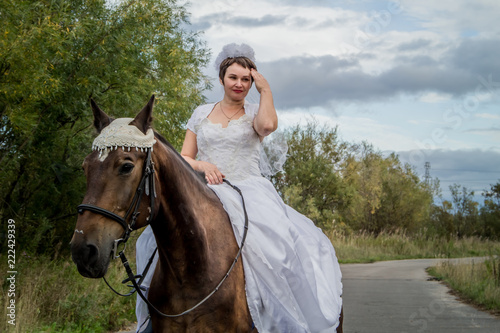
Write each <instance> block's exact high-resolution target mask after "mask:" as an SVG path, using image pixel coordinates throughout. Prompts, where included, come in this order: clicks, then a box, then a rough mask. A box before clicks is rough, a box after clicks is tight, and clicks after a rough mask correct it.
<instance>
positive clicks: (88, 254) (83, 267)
mask: <svg viewBox="0 0 500 333" xmlns="http://www.w3.org/2000/svg"><path fill="white" fill-rule="evenodd" d="M110 253H111V249H110V248H108V249H106V251H104V250H103V249H99V247H98V246H97V245H95V244H92V243H90V242H85V241H80V242H73V241H71V258H72V259H73V262H74V263H75V264H76V267H77V268H78V272H79V273H80V274H81V275H83V276H85V277H88V278H101V277H103V276H104V275H105V274H106V271H107V270H108V266H109V261H110V257H111V255H110Z"/></svg>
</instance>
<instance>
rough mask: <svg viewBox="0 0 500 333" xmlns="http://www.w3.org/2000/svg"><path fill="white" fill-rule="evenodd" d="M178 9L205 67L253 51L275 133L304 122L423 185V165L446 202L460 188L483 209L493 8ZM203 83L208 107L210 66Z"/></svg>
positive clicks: (495, 109)
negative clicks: (232, 47)
mask: <svg viewBox="0 0 500 333" xmlns="http://www.w3.org/2000/svg"><path fill="white" fill-rule="evenodd" d="M188 10H189V12H190V13H191V19H190V21H191V26H190V29H192V30H195V31H203V33H202V35H201V38H202V39H203V40H205V41H206V43H207V47H208V48H210V49H211V50H212V59H215V57H216V56H217V54H218V53H219V51H220V50H221V48H222V46H223V45H225V44H227V43H231V42H236V43H247V44H249V45H251V46H252V47H253V48H254V50H255V53H256V58H257V66H258V68H259V71H260V72H262V73H263V74H264V76H265V77H266V78H267V79H268V81H269V83H270V84H271V88H272V89H273V94H274V99H275V105H276V108H277V109H278V112H279V118H280V125H281V126H291V125H294V124H297V123H305V122H307V120H308V119H310V117H311V115H314V117H315V119H316V120H318V121H320V122H322V123H327V124H331V126H336V125H338V126H339V131H340V135H341V137H342V139H344V140H346V141H349V142H361V141H363V140H365V141H367V142H370V143H372V144H373V145H374V146H375V147H376V148H377V149H378V150H380V151H382V152H384V153H389V152H396V153H397V154H398V155H399V156H400V158H401V160H402V161H404V162H409V163H411V164H412V165H414V167H415V169H416V171H417V173H418V174H419V175H420V176H422V177H423V175H424V173H425V169H424V164H425V162H430V165H431V169H430V174H431V177H437V178H439V179H440V182H441V188H442V190H443V196H444V197H445V198H449V190H448V186H449V185H451V184H453V183H459V184H461V185H462V186H465V187H467V188H468V189H469V190H474V191H476V194H477V195H476V200H477V201H479V202H480V203H482V202H483V199H482V197H481V195H480V194H481V192H482V191H483V190H485V189H489V188H490V184H494V183H496V182H498V181H499V180H500V145H499V144H500V60H499V59H500V25H499V24H498V17H499V16H498V13H500V2H499V1H497V0H475V1H467V0H441V1H436V0H419V1H410V0H400V1H373V0H356V1H354V0H350V1H349V0H344V1H336V0H317V1H300V0H274V1H263V0H253V1H249V0H233V1H229V0H213V1H206V0H190V1H188ZM206 73H207V74H208V75H210V76H211V77H213V78H214V89H213V91H211V92H208V93H207V94H206V96H207V98H208V99H209V100H211V101H217V100H219V99H220V98H221V96H222V89H221V88H220V86H219V85H218V82H217V80H216V79H215V77H216V72H215V69H214V67H213V66H212V65H211V66H209V67H208V68H207V69H206ZM248 99H250V101H252V102H258V93H257V92H256V91H255V90H254V91H253V92H252V93H251V94H250V95H249V98H248Z"/></svg>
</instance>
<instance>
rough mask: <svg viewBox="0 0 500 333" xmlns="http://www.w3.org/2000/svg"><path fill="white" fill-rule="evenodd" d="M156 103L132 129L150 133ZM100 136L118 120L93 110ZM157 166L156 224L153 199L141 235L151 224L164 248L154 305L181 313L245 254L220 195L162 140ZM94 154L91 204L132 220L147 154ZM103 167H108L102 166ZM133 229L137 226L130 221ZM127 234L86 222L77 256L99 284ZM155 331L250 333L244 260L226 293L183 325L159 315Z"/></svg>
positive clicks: (74, 245) (82, 220)
mask: <svg viewBox="0 0 500 333" xmlns="http://www.w3.org/2000/svg"><path fill="white" fill-rule="evenodd" d="M153 103H154V98H151V100H150V101H149V103H148V104H147V106H146V107H144V109H143V110H142V111H141V112H140V113H139V114H138V115H137V116H136V118H135V119H134V120H133V122H132V124H134V125H136V126H137V127H138V128H139V129H140V130H141V131H142V132H143V133H146V131H147V130H148V129H149V128H150V125H151V119H152V117H151V114H152V110H153ZM92 108H93V112H94V125H95V127H96V129H97V131H98V132H100V131H101V130H102V129H103V128H104V127H106V126H107V125H109V124H110V123H111V121H112V119H110V118H109V117H108V116H107V115H106V114H105V113H104V112H102V111H101V110H100V109H99V107H98V106H97V105H96V104H95V103H92ZM155 137H156V139H157V143H156V144H155V145H154V153H152V160H153V162H154V167H155V171H156V172H155V177H156V181H155V184H156V193H157V197H156V199H153V200H155V205H154V207H155V211H153V212H151V216H152V217H153V218H152V219H151V221H147V219H148V216H149V215H150V213H149V211H148V208H149V206H150V202H149V201H150V200H151V199H150V198H154V197H153V196H150V197H146V196H144V197H143V198H142V202H141V203H140V206H139V212H140V214H139V215H138V218H137V222H136V225H135V228H136V229H138V228H141V227H144V226H145V225H147V224H148V223H150V224H151V227H152V228H153V232H154V235H155V238H156V240H157V243H158V255H159V257H158V265H157V267H156V270H155V272H154V277H153V280H152V282H151V286H150V291H149V301H150V302H151V303H152V304H153V305H154V306H155V307H156V308H157V309H159V310H160V311H162V312H163V313H167V314H177V313H181V312H183V311H185V310H186V309H189V308H191V307H192V306H194V305H195V304H197V303H198V302H199V301H200V300H202V299H203V298H204V297H205V296H207V295H208V294H209V293H210V292H211V291H212V290H213V289H214V288H215V286H216V285H217V283H218V282H219V281H220V280H221V279H222V277H223V276H224V275H225V274H226V273H227V271H228V268H229V267H230V266H231V264H232V262H233V261H234V258H235V255H236V253H237V252H238V244H237V243H236V240H235V237H234V234H233V230H232V227H231V224H230V222H229V218H228V216H227V214H226V212H225V211H224V209H223V207H222V204H221V203H220V201H219V199H218V198H217V196H216V195H215V194H214V193H213V192H212V191H211V190H210V189H209V187H207V186H206V184H205V182H204V180H203V178H201V177H200V176H199V175H198V174H197V173H196V172H195V171H193V170H192V169H191V167H190V166H189V165H188V164H187V163H186V162H185V161H184V159H183V158H182V157H181V156H180V155H179V154H178V153H177V152H176V151H175V150H174V149H173V148H172V147H171V145H170V144H169V143H168V142H167V141H165V140H164V139H163V138H161V137H160V136H159V135H157V134H156V135H155ZM98 155H99V152H97V151H94V152H93V153H91V154H90V155H88V156H87V157H86V158H85V161H84V162H83V169H84V171H85V174H86V177H87V193H86V194H85V197H84V200H83V203H84V204H89V205H94V206H98V207H101V208H103V209H106V210H108V211H110V212H112V213H115V214H117V215H119V216H125V213H126V211H127V208H128V207H129V206H130V205H131V203H132V201H133V197H134V195H135V190H136V188H137V187H138V185H139V182H140V180H141V177H142V170H143V165H144V163H145V158H146V153H145V152H141V151H140V150H139V151H136V150H135V149H131V150H130V151H128V150H127V149H125V150H123V149H121V148H118V149H116V150H113V151H111V152H110V153H109V155H108V156H107V157H106V158H105V159H104V160H103V159H102V158H101V159H100V158H99V156H98ZM101 160H102V161H101ZM127 223H130V222H129V221H127ZM123 233H124V230H123V228H122V226H120V224H118V223H115V222H113V221H112V220H111V219H110V218H108V217H106V216H104V215H101V214H96V213H94V212H92V211H84V212H83V213H82V214H80V215H79V216H78V220H77V224H76V230H75V233H74V235H73V239H72V240H71V252H72V257H73V260H74V262H75V263H76V265H77V267H78V271H79V272H80V274H82V275H83V276H85V277H90V278H99V277H103V276H104V275H105V273H106V270H107V267H108V265H109V262H110V257H111V252H112V248H113V245H114V241H115V239H119V238H121V237H122V235H123ZM151 316H152V323H153V330H154V332H248V331H250V330H251V329H250V328H251V327H252V320H251V317H250V313H249V310H248V306H247V303H246V296H245V281H244V276H243V267H242V264H241V260H239V261H238V263H237V264H236V266H235V267H234V269H233V270H232V271H231V274H230V275H229V277H228V278H227V279H226V281H225V282H224V283H223V284H222V286H221V288H220V289H219V290H218V291H217V292H216V293H215V294H214V295H213V296H212V297H211V298H210V299H209V300H208V301H206V302H205V303H203V304H202V305H201V306H199V307H198V308H196V309H195V310H193V311H192V312H190V313H188V314H186V315H184V316H181V317H178V318H163V317H160V316H159V315H157V314H156V313H155V312H154V311H151Z"/></svg>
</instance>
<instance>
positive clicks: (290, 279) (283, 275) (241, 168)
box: [138, 44, 342, 332]
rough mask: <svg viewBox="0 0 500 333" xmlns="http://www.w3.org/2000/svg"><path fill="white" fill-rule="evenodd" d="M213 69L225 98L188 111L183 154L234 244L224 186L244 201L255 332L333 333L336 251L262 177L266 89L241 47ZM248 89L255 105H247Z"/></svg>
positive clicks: (271, 115) (236, 208)
mask: <svg viewBox="0 0 500 333" xmlns="http://www.w3.org/2000/svg"><path fill="white" fill-rule="evenodd" d="M216 63H217V67H218V68H219V80H220V83H221V84H222V86H223V87H224V97H223V99H222V100H221V101H220V102H218V103H214V104H207V105H202V106H200V107H198V108H197V109H196V110H195V111H194V112H193V115H192V117H191V119H190V120H189V122H188V124H187V131H186V137H185V140H184V144H183V147H182V151H181V155H182V156H183V157H184V158H185V159H186V161H187V162H188V163H189V164H190V165H191V166H192V167H193V168H194V169H195V170H198V171H202V172H204V173H205V177H206V180H207V182H208V184H209V186H210V187H211V188H212V189H213V191H214V192H215V193H216V194H217V196H218V197H219V198H220V200H221V202H222V204H223V206H224V209H225V210H226V211H227V213H228V215H229V217H230V219H231V222H232V224H233V230H234V234H235V236H236V239H237V241H238V242H240V241H241V237H242V234H243V221H244V218H243V217H242V211H241V207H240V206H241V198H240V197H239V195H238V194H237V193H236V192H235V191H234V190H233V189H232V188H230V187H229V186H228V185H227V184H225V183H223V179H224V178H227V179H228V180H229V181H230V182H231V183H232V184H233V185H236V186H237V187H239V188H240V190H241V191H242V193H243V196H244V197H245V202H246V206H247V207H246V208H247V212H248V217H249V226H250V227H249V230H248V235H247V239H246V243H245V247H244V248H243V252H242V256H243V267H244V271H245V283H246V291H247V303H248V307H249V309H250V313H251V315H252V319H253V322H254V325H255V327H256V328H257V329H258V331H259V332H335V329H336V327H337V326H338V325H339V316H340V313H341V309H342V299H341V294H342V283H341V272H340V267H339V265H338V262H337V258H336V256H335V251H334V249H333V247H332V245H331V243H330V241H329V240H328V238H327V237H326V236H325V235H324V234H323V233H322V232H321V230H320V229H318V228H317V227H316V226H315V225H314V223H313V222H312V221H311V220H309V219H308V218H307V217H305V216H303V215H301V214H299V213H298V212H296V211H295V210H293V209H292V208H290V207H289V206H287V205H285V204H284V202H283V201H282V199H281V198H280V196H279V195H278V193H277V192H276V190H275V189H274V187H273V186H272V184H271V183H270V182H269V181H268V180H267V179H266V178H264V177H262V176H261V172H260V168H259V163H260V162H261V161H260V145H261V142H262V140H263V139H264V138H265V137H266V136H268V135H269V134H271V133H272V132H273V131H275V130H276V128H277V125H278V118H277V115H276V110H275V108H274V105H273V97H272V92H271V88H270V86H269V84H268V82H267V81H266V79H265V78H264V77H263V76H262V75H261V74H260V73H259V72H257V69H256V66H255V64H254V61H253V50H252V49H251V48H250V47H249V46H247V45H245V44H242V45H236V44H230V45H226V46H225V47H224V49H223V51H222V52H221V54H220V55H219V57H218V58H217V61H216ZM253 82H255V86H256V88H257V91H258V92H259V93H260V103H259V105H252V104H249V103H247V102H246V101H245V97H246V96H247V94H248V92H249V90H250V88H251V86H252V83H253ZM197 156H198V159H196V157H197ZM141 238H143V236H141ZM141 238H140V239H139V241H140V242H141V243H145V241H144V240H141ZM138 261H139V258H138ZM142 261H144V260H142ZM138 268H140V264H139V263H138ZM138 309H139V308H138ZM139 323H141V320H139Z"/></svg>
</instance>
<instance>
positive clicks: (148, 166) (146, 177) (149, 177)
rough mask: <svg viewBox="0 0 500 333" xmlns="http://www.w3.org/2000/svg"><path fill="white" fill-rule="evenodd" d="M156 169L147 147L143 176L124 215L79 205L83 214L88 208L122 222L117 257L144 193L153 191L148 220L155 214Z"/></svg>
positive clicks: (115, 243) (127, 235) (137, 213)
mask: <svg viewBox="0 0 500 333" xmlns="http://www.w3.org/2000/svg"><path fill="white" fill-rule="evenodd" d="M154 173H155V169H154V162H153V160H152V159H151V148H147V156H146V160H145V163H144V170H143V172H142V178H141V181H140V183H139V185H138V186H137V190H136V191H135V195H134V199H133V200H132V202H131V203H130V206H129V208H128V210H127V213H126V214H125V216H124V217H121V216H120V215H117V214H115V213H113V212H111V211H109V210H107V209H104V208H101V207H98V206H94V205H88V204H81V205H79V206H78V207H77V209H78V213H79V214H83V212H84V211H86V210H88V211H90V212H92V213H96V214H100V215H103V216H105V217H107V218H109V219H111V220H113V221H115V222H117V223H118V224H120V225H121V226H122V228H123V230H124V234H123V236H122V237H121V238H119V239H116V240H115V242H114V247H113V255H114V257H115V258H118V256H117V255H116V254H117V248H118V245H119V244H120V243H126V242H127V240H128V239H129V237H130V233H131V232H132V230H133V229H134V227H135V223H136V221H137V217H138V216H139V214H140V212H139V206H140V204H141V200H142V195H143V194H144V193H146V195H147V196H149V194H150V192H151V194H152V195H151V205H150V210H151V211H150V215H149V217H148V220H149V219H151V216H152V215H153V214H154V208H155V198H156V189H155V177H154ZM129 218H131V222H130V223H127V220H128V219H129Z"/></svg>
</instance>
